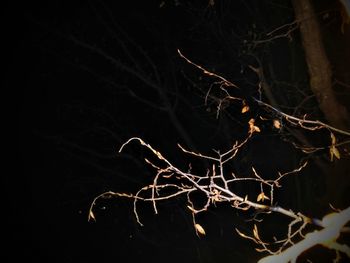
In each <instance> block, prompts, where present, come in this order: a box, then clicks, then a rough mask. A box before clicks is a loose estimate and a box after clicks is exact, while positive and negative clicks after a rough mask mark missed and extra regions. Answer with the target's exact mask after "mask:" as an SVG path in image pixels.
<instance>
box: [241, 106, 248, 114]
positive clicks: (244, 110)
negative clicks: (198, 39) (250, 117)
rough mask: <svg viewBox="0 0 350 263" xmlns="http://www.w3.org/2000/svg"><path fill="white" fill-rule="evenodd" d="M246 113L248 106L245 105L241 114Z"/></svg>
mask: <svg viewBox="0 0 350 263" xmlns="http://www.w3.org/2000/svg"><path fill="white" fill-rule="evenodd" d="M247 111H249V106H248V105H245V106H244V107H243V108H242V113H246V112H247Z"/></svg>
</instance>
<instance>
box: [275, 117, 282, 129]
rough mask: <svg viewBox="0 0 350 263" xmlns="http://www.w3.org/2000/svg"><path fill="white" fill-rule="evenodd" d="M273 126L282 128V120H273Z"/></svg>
mask: <svg viewBox="0 0 350 263" xmlns="http://www.w3.org/2000/svg"><path fill="white" fill-rule="evenodd" d="M273 127H275V128H276V129H281V122H280V121H279V120H276V119H275V120H273Z"/></svg>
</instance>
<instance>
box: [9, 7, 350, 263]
mask: <svg viewBox="0 0 350 263" xmlns="http://www.w3.org/2000/svg"><path fill="white" fill-rule="evenodd" d="M72 2H73V1H48V2H47V3H45V4H43V3H40V4H39V3H37V4H33V3H28V4H25V5H22V6H12V7H11V9H8V10H9V13H8V14H10V15H9V16H8V17H9V18H8V20H7V21H8V23H10V24H11V23H12V25H13V29H11V30H10V36H11V39H13V40H14V41H13V44H12V45H11V48H10V50H11V52H9V54H10V61H9V67H8V68H9V74H8V77H9V78H7V79H6V80H5V81H6V83H5V84H6V85H9V86H10V89H11V90H13V91H14V93H15V94H16V95H15V98H16V104H17V105H19V124H18V129H19V139H18V147H19V154H20V157H19V158H20V165H16V169H18V168H19V170H18V173H19V174H18V176H14V177H11V178H10V181H11V183H14V189H17V192H18V193H20V194H19V195H15V196H14V195H12V194H11V195H10V199H9V203H10V204H11V210H10V211H11V213H10V215H11V217H10V221H9V222H8V225H7V227H8V228H10V229H11V230H10V231H11V239H10V240H11V242H10V243H11V244H13V245H15V246H16V247H17V248H20V249H19V250H18V251H17V252H18V253H17V252H16V253H15V254H12V256H11V258H12V260H11V261H12V262H15V261H14V260H13V259H14V258H16V257H17V256H18V257H22V256H24V257H25V258H26V259H28V260H34V261H35V262H62V263H63V262H64V263H65V262H67V263H68V262H119V261H120V260H122V259H124V261H126V262H136V261H137V260H145V259H146V258H147V260H150V261H152V262H179V261H180V262H225V261H228V260H231V261H232V260H233V261H235V260H237V261H238V262H254V261H256V260H257V259H258V258H259V257H261V256H262V255H261V254H258V253H257V252H255V250H254V244H253V243H252V242H249V241H247V240H242V239H241V238H240V237H238V236H237V234H236V233H235V232H234V227H235V226H238V227H240V229H241V230H246V231H250V230H251V226H252V225H251V224H247V223H246V222H245V221H244V220H245V219H247V218H249V216H251V214H244V213H241V212H237V211H232V209H230V208H229V207H226V206H223V207H218V208H216V209H211V210H210V211H209V212H208V213H206V214H203V215H199V217H198V222H200V223H201V224H202V225H203V226H205V227H206V230H207V236H206V237H202V238H198V237H197V236H196V235H195V232H194V230H193V226H192V219H191V216H190V214H189V213H187V211H185V209H184V206H183V202H182V201H183V200H182V199H181V198H179V199H175V200H169V201H166V202H164V203H163V204H161V205H160V213H159V214H158V215H154V214H153V211H152V208H151V206H149V205H145V206H142V205H141V206H140V215H141V217H142V219H143V223H144V226H143V227H140V226H139V225H138V224H137V223H136V220H135V217H134V214H133V211H132V209H133V207H132V201H130V200H125V199H118V200H115V201H114V200H113V201H111V200H107V201H101V202H99V203H98V206H97V208H96V209H97V210H96V217H97V222H96V223H91V222H90V223H89V222H88V221H87V213H88V209H89V205H90V204H91V202H92V200H93V198H94V197H95V196H96V195H98V194H99V193H101V192H104V191H108V190H112V191H123V192H135V191H137V190H138V189H139V188H140V187H142V186H143V185H146V184H149V183H150V182H151V181H150V180H149V178H150V177H151V176H152V172H153V171H152V170H151V169H149V168H148V167H147V166H146V165H144V163H143V162H142V160H143V158H144V157H149V153H148V152H147V151H146V150H145V149H142V148H141V147H138V146H137V145H132V146H130V147H129V148H127V150H126V152H125V154H124V155H118V154H117V150H118V148H119V147H120V145H121V144H122V143H123V142H125V140H127V139H128V138H130V137H132V136H138V137H141V138H143V139H144V140H145V141H147V142H149V143H151V144H152V145H153V146H154V147H155V148H157V149H158V150H160V151H161V152H162V153H164V155H166V156H168V157H169V159H171V160H173V162H174V163H176V164H178V165H179V166H180V167H186V165H187V164H188V159H187V158H188V157H187V156H184V155H183V154H182V153H181V152H180V151H179V150H178V149H177V147H176V144H177V143H178V142H180V143H181V144H182V145H185V146H186V147H187V148H190V149H196V150H198V151H202V152H204V153H210V152H211V149H213V148H214V149H220V148H224V147H227V141H232V140H234V139H235V138H237V137H242V135H244V133H243V134H242V131H244V130H245V129H246V126H245V125H246V124H245V123H246V122H247V121H246V120H245V119H242V117H241V115H240V114H238V113H239V109H238V110H237V109H235V108H233V109H230V110H228V111H227V113H225V114H223V115H222V116H221V117H220V118H219V119H216V118H215V108H214V106H212V107H210V106H206V105H205V104H204V95H203V92H202V90H203V89H204V90H206V87H208V85H209V84H208V83H210V80H209V79H206V78H205V77H201V73H200V72H199V71H198V70H196V69H194V68H193V67H192V66H190V65H188V64H186V63H185V62H184V61H183V60H182V59H180V58H179V56H178V54H177V53H176V49H178V48H179V49H181V51H183V52H184V54H186V55H187V56H189V57H191V59H193V60H195V61H197V62H198V63H202V64H203V65H206V66H207V67H208V68H210V69H211V70H215V71H216V72H220V73H222V74H223V75H224V76H225V77H230V79H231V80H232V81H234V82H235V83H238V84H239V85H242V86H244V87H245V88H246V89H245V91H244V92H245V93H244V95H249V94H251V93H252V92H253V93H254V89H255V87H256V83H257V79H256V76H255V75H254V74H251V73H249V72H248V71H245V72H247V73H246V74H245V73H244V74H240V73H239V72H240V71H241V70H242V65H243V67H246V66H247V65H249V64H251V63H254V62H252V61H254V60H251V58H249V57H245V56H244V55H242V54H241V53H240V52H241V51H242V38H244V37H248V36H249V35H247V32H248V31H249V29H251V28H252V27H253V26H252V24H255V26H254V27H253V28H254V29H255V30H256V31H257V32H258V31H259V30H260V31H264V32H267V31H268V30H271V29H273V28H274V27H275V26H276V25H281V24H283V23H287V22H290V21H292V19H293V13H292V9H291V5H290V3H288V2H286V3H285V1H270V2H269V3H268V4H262V3H258V2H259V1H237V2H236V3H235V4H233V3H232V2H231V1H215V3H216V2H219V3H216V4H215V6H214V7H211V6H209V5H208V1H191V3H183V2H187V1H164V3H165V4H164V5H163V6H162V7H160V2H161V1H137V2H135V1H122V2H120V1H114V2H116V3H108V2H107V1H87V2H85V1H74V3H72ZM111 2H112V1H111ZM119 2H120V3H119ZM176 3H180V4H179V5H177V4H176ZM266 13H267V14H268V15H265V14H266ZM296 39H297V36H296ZM281 41H282V42H278V43H277V44H275V45H274V48H273V53H270V54H266V52H261V53H259V55H261V57H263V58H264V61H265V62H266V61H269V62H270V63H275V65H277V66H276V72H275V73H276V74H277V76H278V77H279V78H281V79H283V78H284V79H286V80H287V81H292V80H293V78H292V77H291V76H287V74H286V73H285V71H283V70H279V69H280V68H281V67H288V65H289V63H291V61H292V59H293V58H292V55H288V54H286V55H283V56H281V54H284V53H283V52H284V51H283V48H285V47H286V45H288V44H287V42H288V41H287V40H281ZM283 41H285V42H283ZM87 44H88V45H90V46H86V45H87ZM84 45H85V46H84ZM299 48H300V47H299ZM291 49H292V48H291ZM295 49H296V50H298V47H296V48H295ZM100 51H101V52H104V53H103V54H102V53H101V52H100ZM99 52H100V53H99ZM128 52H129V54H131V56H132V57H133V58H134V60H135V61H136V63H133V61H132V60H131V59H130V57H128ZM143 52H145V54H147V57H146V56H145V55H144V53H143ZM104 54H108V56H109V57H108V58H107V57H104ZM282 57H283V58H282ZM110 58H112V59H116V61H114V62H113V61H112V62H111V60H110ZM148 58H149V60H148ZM113 63H115V64H113ZM118 63H120V64H121V65H124V66H125V65H126V66H127V67H128V68H131V69H135V68H137V67H139V68H140V69H141V70H142V71H143V72H144V74H145V75H146V76H149V77H150V79H152V80H156V78H157V76H156V75H157V74H159V78H160V80H159V82H158V84H159V86H160V87H161V91H157V90H154V89H152V88H150V87H149V86H147V85H145V83H143V82H142V81H140V80H139V79H137V78H136V77H135V76H134V75H132V74H130V72H128V69H126V70H125V69H121V67H120V66H116V64H117V65H118ZM293 63H298V62H295V61H294V62H293ZM153 67H154V68H153ZM303 67H304V65H302V64H301V65H300V68H301V69H300V70H301V71H302V70H303V69H304V68H303ZM296 71H298V70H296ZM242 75H243V76H242ZM7 80H8V81H7ZM300 82H301V83H303V80H302V79H301V80H300ZM305 82H306V81H305V80H304V83H305ZM193 83H195V84H193ZM301 85H303V84H301ZM162 94H163V95H164V94H165V97H166V99H167V100H168V102H169V103H170V105H175V102H176V107H174V112H175V115H171V114H169V112H167V111H166V110H162V109H159V107H164V106H166V105H167V104H166V103H165V102H164V96H163V97H162ZM281 96H282V95H281ZM145 100H147V103H144V101H145ZM149 104H151V106H149ZM258 113H259V110H258V109H256V108H255V106H254V105H252V114H258ZM315 114H317V113H315ZM316 116H318V115H316ZM276 138H277V135H276V134H275V133H273V134H272V135H271V133H269V132H266V133H263V134H262V135H261V138H260V139H259V138H256V139H254V144H251V145H249V147H248V149H246V150H244V151H243V152H242V154H241V155H240V156H239V157H238V158H239V160H240V161H239V162H237V163H234V164H233V165H232V166H233V168H234V169H236V170H237V171H240V172H242V173H244V172H246V169H247V168H246V167H247V165H254V167H257V169H259V170H260V171H264V172H266V173H274V172H276V171H277V170H280V169H285V170H288V169H290V168H292V167H295V165H297V164H298V161H299V157H300V155H298V154H297V153H296V152H295V151H294V150H293V149H292V148H291V147H290V146H289V145H287V144H285V143H284V142H281V141H279V140H277V139H276ZM267 149H269V150H271V151H269V152H266V150H267ZM272 150H275V151H272ZM291 156H293V157H291ZM267 157H268V158H267ZM320 158H321V157H320ZM276 159H278V160H279V161H278V163H277V164H276ZM201 164H202V163H196V162H195V161H194V165H195V166H196V165H198V166H200V165H201ZM310 166H311V167H310V168H307V170H306V172H305V173H308V174H309V175H310V178H309V179H298V180H297V179H292V180H291V182H289V183H290V185H292V186H297V185H298V189H299V192H298V195H300V194H303V191H307V192H308V194H307V196H309V197H310V196H313V197H315V193H319V192H320V191H322V187H324V186H323V184H322V183H315V184H314V185H313V186H310V185H305V184H307V183H310V182H311V181H314V178H316V177H317V175H319V173H320V171H319V170H318V169H319V168H317V167H315V166H312V162H311V165H310ZM272 167H273V168H272ZM247 190H248V191H249V190H250V191H254V189H247ZM284 190H285V191H284V192H283V193H281V194H280V198H281V202H282V203H283V204H284V205H285V206H287V207H292V208H296V209H301V210H302V211H305V210H307V207H309V206H312V205H313V204H314V203H313V200H309V201H307V200H304V202H302V203H301V202H300V196H296V195H294V190H288V188H287V187H286V189H284ZM318 197H319V198H320V199H321V196H317V194H316V198H315V199H317V198H318ZM315 202H316V203H317V202H320V201H315ZM344 202H345V201H344ZM345 203H346V202H345ZM325 206H327V204H325ZM322 209H324V207H321V208H320V209H315V210H314V211H313V213H315V214H316V215H319V213H321V214H322V212H324V210H322ZM276 219H277V220H280V219H281V218H280V217H279V216H276ZM276 219H275V220H276ZM275 222H276V221H273V220H272V219H270V218H267V219H266V223H267V228H268V227H271V226H273V224H274V223H275ZM266 231H268V230H266ZM11 261H9V262H11Z"/></svg>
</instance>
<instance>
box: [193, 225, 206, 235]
mask: <svg viewBox="0 0 350 263" xmlns="http://www.w3.org/2000/svg"><path fill="white" fill-rule="evenodd" d="M194 227H195V228H196V231H197V232H198V233H199V234H202V235H203V236H204V235H205V230H204V228H203V227H202V226H201V225H200V224H195V225H194Z"/></svg>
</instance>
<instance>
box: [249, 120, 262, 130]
mask: <svg viewBox="0 0 350 263" xmlns="http://www.w3.org/2000/svg"><path fill="white" fill-rule="evenodd" d="M254 123H255V120H254V119H250V120H249V122H248V124H249V132H250V133H253V132H260V128H259V127H258V126H255V125H254Z"/></svg>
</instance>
